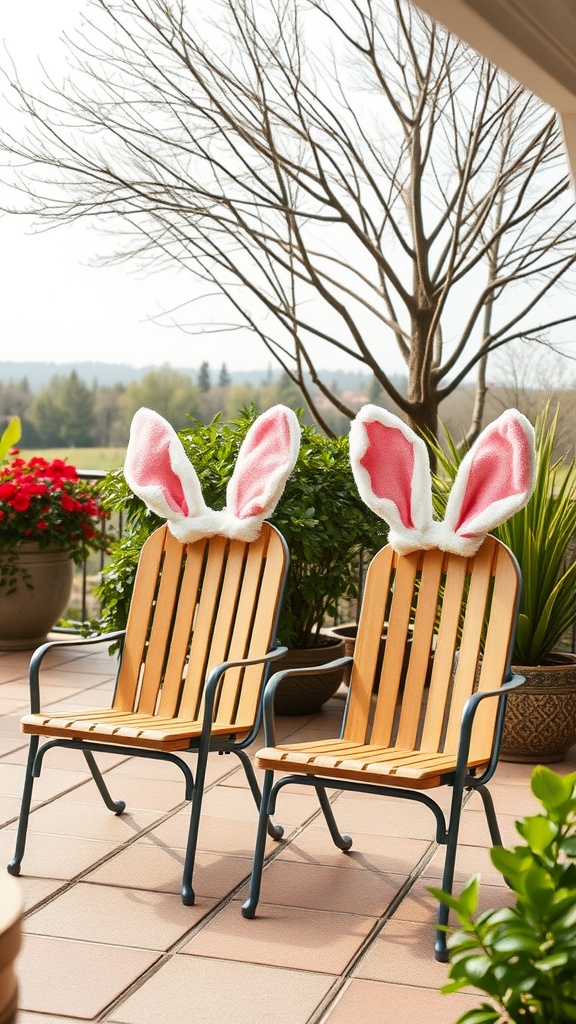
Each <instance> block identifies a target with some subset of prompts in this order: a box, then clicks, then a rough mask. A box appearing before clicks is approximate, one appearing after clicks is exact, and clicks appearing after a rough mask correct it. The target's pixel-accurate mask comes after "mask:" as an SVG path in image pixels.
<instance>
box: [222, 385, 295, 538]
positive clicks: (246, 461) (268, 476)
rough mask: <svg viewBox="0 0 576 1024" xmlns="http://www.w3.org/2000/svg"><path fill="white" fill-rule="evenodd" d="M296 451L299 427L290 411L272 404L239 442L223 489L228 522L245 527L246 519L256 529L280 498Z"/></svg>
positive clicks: (271, 511)
mask: <svg viewBox="0 0 576 1024" xmlns="http://www.w3.org/2000/svg"><path fill="white" fill-rule="evenodd" d="M299 448H300V424H299V423H298V418H297V416H296V415H295V413H293V412H292V410H291V409H288V408H287V407H286V406H285V405H275V406H273V407H272V408H271V409H268V411H267V412H265V413H262V415H261V416H259V417H258V419H257V420H256V421H255V422H254V423H253V424H252V426H251V427H250V430H249V431H248V433H247V434H246V437H245V438H244V441H243V442H242V446H241V448H240V451H239V453H238V459H237V462H236V466H235V468H234V472H233V474H232V477H231V479H230V482H229V484H228V487H227V489H226V508H225V510H224V511H225V513H228V515H229V516H230V519H231V520H235V521H236V522H238V523H240V522H244V523H245V525H248V524H247V522H246V521H248V520H250V521H251V522H252V524H253V526H254V527H258V530H259V529H260V526H261V524H262V521H263V520H264V519H268V518H269V516H271V515H272V513H273V511H274V509H275V508H276V505H277V504H278V501H279V500H280V497H281V496H282V492H283V490H284V487H285V484H286V481H287V479H288V477H289V476H290V474H291V472H292V470H293V469H294V465H295V463H296V459H297V458H298V451H299ZM239 528H240V527H239V526H238V529H239ZM255 535H257V533H256V534H255ZM244 539H252V537H245V538H244Z"/></svg>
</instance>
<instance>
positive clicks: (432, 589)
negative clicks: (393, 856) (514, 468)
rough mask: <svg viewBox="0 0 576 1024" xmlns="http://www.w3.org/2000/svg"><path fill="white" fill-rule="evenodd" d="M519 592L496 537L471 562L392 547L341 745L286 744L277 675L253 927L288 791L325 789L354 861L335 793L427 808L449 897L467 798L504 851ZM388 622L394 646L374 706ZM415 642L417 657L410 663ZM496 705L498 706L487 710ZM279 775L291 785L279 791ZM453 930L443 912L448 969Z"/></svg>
mask: <svg viewBox="0 0 576 1024" xmlns="http://www.w3.org/2000/svg"><path fill="white" fill-rule="evenodd" d="M519 590H520V578H519V572H518V567H517V564H516V561H515V559H514V557H513V555H512V554H511V552H510V551H509V550H508V548H506V547H505V546H504V545H503V544H501V543H500V542H499V541H497V540H496V539H495V538H493V537H488V538H486V539H485V540H484V542H483V543H482V546H481V547H480V549H479V550H478V552H477V554H476V555H474V556H472V557H466V556H462V555H456V554H445V553H444V552H443V551H440V550H439V549H437V548H436V549H430V550H427V551H415V552H413V553H411V554H406V555H398V554H397V553H396V552H395V551H393V549H392V548H391V547H385V548H383V549H382V550H381V551H380V552H379V553H378V554H377V555H376V556H375V557H374V559H373V560H372V563H371V565H370V568H369V570H368V574H367V578H366V588H365V593H364V601H363V605H362V612H361V616H360V621H359V624H358V635H357V640H356V646H355V650H354V658H353V663H352V673H351V679H350V687H349V693H348V699H347V703H346V710H345V714H344V721H343V726H342V730H341V733H340V736H338V737H335V738H334V739H322V740H319V741H317V742H315V741H308V742H305V743H277V742H276V738H275V731H274V714H273V701H274V691H275V689H276V687H277V686H278V684H279V683H280V682H281V680H282V678H283V675H284V673H283V672H282V671H279V672H277V673H275V674H274V676H273V677H272V679H270V681H269V683H268V684H267V687H266V690H265V695H264V727H265V743H266V747H265V748H264V749H262V750H260V751H259V752H258V753H257V755H256V765H257V766H258V767H259V768H263V769H264V770H265V777H264V785H263V790H262V803H261V808H260V820H259V828H258V836H257V840H256V849H255V855H254V867H253V873H252V881H251V888H250V895H249V898H248V900H247V901H246V903H245V904H244V907H243V911H242V912H243V914H244V916H245V917H248V918H250V917H254V915H255V912H256V907H257V903H258V899H259V894H260V884H261V876H262V867H263V859H264V844H265V838H266V827H267V822H268V820H269V815H270V814H272V813H274V810H275V804H276V796H277V794H278V792H279V790H280V789H281V788H283V787H284V786H286V785H290V784H292V783H298V784H304V785H309V786H313V787H314V788H315V789H316V791H317V792H318V796H319V799H320V804H321V807H322V810H323V812H324V815H325V817H326V821H327V824H328V827H329V829H330V833H331V835H332V838H333V840H334V842H335V844H336V846H338V847H339V848H340V849H342V850H349V849H350V847H351V845H352V840H351V839H350V837H349V836H346V835H341V834H340V832H339V831H338V828H337V826H336V823H335V820H334V816H333V813H332V809H331V805H330V803H329V801H328V798H327V795H326V788H329V789H330V788H335V789H340V790H356V791H360V792H365V793H377V794H381V795H383V796H398V797H402V798H404V799H410V800H418V801H420V802H422V803H424V804H425V805H426V806H427V807H429V808H430V810H431V811H432V812H433V813H434V815H435V817H436V839H437V842H438V843H440V844H445V845H446V847H447V849H446V857H445V866H444V875H443V880H442V886H443V888H444V889H445V890H446V891H448V892H451V891H452V883H453V877H454V864H455V858H456V848H457V841H458V828H459V822H460V814H461V809H462V803H463V796H464V793H465V791H467V790H476V791H477V792H478V793H479V794H480V796H481V798H482V802H483V806H484V809H485V812H486V817H487V820H488V826H489V829H490V835H491V837H492V841H493V843H494V844H499V845H501V839H500V833H499V830H498V824H497V821H496V816H495V812H494V806H493V803H492V799H491V796H490V793H489V792H488V790H487V788H486V783H487V782H488V780H489V779H490V777H491V776H492V774H493V772H494V769H495V767H496V762H497V758H498V748H499V744H500V736H501V732H502V721H503V715H504V710H505V703H506V694H507V692H508V691H509V690H510V689H511V688H512V687H515V686H518V685H519V684H520V683H521V682H522V681H523V678H522V677H520V676H515V675H513V674H512V673H511V670H510V656H511V650H512V643H513V638H514V632H515V626H516V617H517V608H518V599H519ZM385 622H386V623H387V639H386V646H385V652H384V658H383V662H382V668H381V674H380V678H379V680H378V683H379V685H378V693H377V695H376V696H374V695H373V694H374V689H375V685H374V684H375V682H376V680H375V672H376V666H377V662H378V654H379V646H380V638H381V636H382V632H383V626H384V623H385ZM408 642H410V657H409V659H405V651H406V644H407V643H408ZM431 658H432V671H431V674H430V668H429V666H430V659H431ZM346 660H347V661H348V662H349V661H350V659H346ZM342 662H343V659H342ZM334 664H335V663H334V662H333V663H332V665H331V666H326V667H324V669H323V671H330V670H331V669H332V668H333V667H334ZM403 664H404V670H403ZM298 671H299V673H300V674H305V672H306V671H308V670H304V669H301V670H298ZM427 681H429V684H428V685H427ZM489 697H498V698H500V699H497V700H487V699H485V698H489ZM275 771H281V772H283V773H288V774H287V776H285V777H282V778H280V779H279V780H278V781H277V782H276V783H275V784H274V772H275ZM440 786H450V787H451V788H452V800H451V809H450V813H449V816H448V820H446V817H445V815H444V813H443V811H442V810H441V808H440V807H439V805H438V804H437V802H436V801H435V800H433V799H432V798H431V797H430V796H429V795H428V793H427V792H425V791H427V790H430V789H435V788H437V787H440ZM447 920H448V911H447V909H446V908H445V907H444V906H441V907H440V910H439V915H438V924H439V929H438V931H437V938H436V957H437V959H439V960H445V959H446V958H447V954H446V942H445V934H444V932H443V931H442V926H444V925H446V923H447Z"/></svg>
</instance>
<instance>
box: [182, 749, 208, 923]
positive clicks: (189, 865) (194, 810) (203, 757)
mask: <svg viewBox="0 0 576 1024" xmlns="http://www.w3.org/2000/svg"><path fill="white" fill-rule="evenodd" d="M209 750H210V746H209V743H207V744H206V745H205V744H204V743H201V744H200V747H199V749H198V761H197V764H196V779H195V781H194V792H193V793H192V806H191V808H190V825H189V827H188V841H187V843H186V855H185V858H184V871H183V874H182V903H183V904H184V906H186V907H193V906H194V901H195V899H196V895H195V893H194V889H193V888H192V876H193V874H194V862H195V860H196V847H197V845H198V830H199V828H200V815H201V813H202V798H203V796H204V784H205V782H206V765H207V762H208V753H209Z"/></svg>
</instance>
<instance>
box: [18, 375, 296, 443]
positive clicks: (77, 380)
mask: <svg viewBox="0 0 576 1024" xmlns="http://www.w3.org/2000/svg"><path fill="white" fill-rule="evenodd" d="M251 402H253V403H254V404H255V405H256V406H257V407H258V408H260V409H266V408H269V407H270V406H271V405H274V404H276V403H277V402H283V403H284V404H286V405H289V406H291V407H292V408H297V407H298V406H301V405H302V398H301V396H300V393H299V391H298V389H297V388H296V387H295V385H294V384H292V382H291V381H290V380H289V379H288V378H287V377H280V378H279V379H276V380H272V379H271V375H269V379H267V380H264V382H263V383H259V384H254V385H252V384H233V383H232V380H231V377H230V374H229V373H228V370H227V368H226V365H225V364H223V365H222V367H221V368H220V370H219V372H218V373H216V374H213V373H212V371H211V369H210V366H209V364H208V363H207V362H203V363H202V364H201V366H200V368H199V370H198V372H197V373H194V372H193V371H191V373H190V374H187V373H183V372H182V371H179V370H174V369H172V368H171V367H170V366H168V365H165V366H161V367H159V368H158V369H157V370H152V371H150V372H149V373H147V374H146V375H145V376H144V377H142V378H141V379H140V380H137V381H132V382H130V383H129V384H113V385H106V386H101V385H99V384H97V383H94V384H93V385H92V386H90V385H88V384H86V383H85V381H83V380H82V379H81V377H80V376H79V375H78V373H77V372H76V371H75V370H73V371H72V372H71V373H69V374H67V375H63V374H55V375H54V376H53V377H52V378H51V380H50V381H49V383H48V384H47V385H45V386H43V387H41V388H39V389H38V390H36V391H32V389H31V387H30V384H29V382H28V381H27V379H26V378H23V379H21V380H19V381H7V382H0V422H2V421H5V420H6V419H8V418H9V417H10V416H14V415H17V416H19V417H20V419H21V421H22V439H21V442H20V443H21V446H22V447H23V448H39V449H41V448H57V447H66V448H69V447H75V448H90V447H98V448H100V447H106V448H108V447H123V446H124V445H125V444H126V443H127V440H128V433H129V429H130V423H131V420H132V417H133V415H134V413H135V412H136V410H137V409H139V408H140V407H141V406H148V407H149V408H152V409H155V410H156V411H157V412H159V413H160V414H161V415H162V416H164V417H165V418H166V419H167V420H168V421H169V422H170V423H171V424H172V425H173V427H174V428H175V429H176V430H179V429H181V428H182V427H185V426H186V425H187V424H188V423H189V417H192V418H193V419H198V420H201V421H202V422H209V421H210V420H211V419H212V418H213V417H214V416H215V415H216V414H217V413H222V415H223V416H224V418H225V419H231V418H233V417H234V416H235V415H236V414H237V412H238V410H239V409H241V408H242V407H243V406H246V405H249V404H250V403H251Z"/></svg>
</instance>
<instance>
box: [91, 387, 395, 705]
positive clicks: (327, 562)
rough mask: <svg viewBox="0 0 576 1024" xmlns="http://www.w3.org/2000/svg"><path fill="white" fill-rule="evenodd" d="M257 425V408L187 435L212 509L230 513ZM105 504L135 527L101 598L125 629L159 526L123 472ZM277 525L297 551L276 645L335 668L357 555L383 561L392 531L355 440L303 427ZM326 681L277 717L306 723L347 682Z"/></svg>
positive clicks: (111, 625)
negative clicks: (342, 608)
mask: <svg viewBox="0 0 576 1024" xmlns="http://www.w3.org/2000/svg"><path fill="white" fill-rule="evenodd" d="M256 415H257V412H256V410H255V408H254V407H251V408H249V409H246V410H244V411H243V412H242V413H241V414H240V415H239V417H238V418H237V419H235V420H233V421H232V422H231V423H223V422H221V420H220V419H219V418H218V417H216V419H214V420H213V421H212V422H211V423H209V424H202V423H200V422H198V421H193V426H191V427H190V428H187V429H185V430H183V431H181V432H180V433H179V437H180V439H181V441H182V444H183V446H184V449H185V451H186V453H187V455H188V456H189V458H190V459H191V461H192V463H193V465H194V468H195V470H196V473H197V475H198V478H199V480H200V484H201V487H202V494H203V496H204V499H205V501H206V502H207V503H208V504H209V505H210V506H211V507H213V508H220V507H222V506H223V505H224V501H225V490H226V484H227V481H228V479H229V478H230V475H231V473H232V470H233V468H234V465H235V461H236V457H237V454H238V451H239V448H240V445H241V443H242V441H243V439H244V437H245V435H246V433H247V431H248V429H249V427H250V425H251V423H252V422H253V421H254V419H255V417H256ZM102 494H103V496H104V500H105V502H106V504H107V506H108V508H110V509H111V510H114V511H116V512H122V513H123V514H125V516H126V520H127V529H126V532H125V534H124V536H123V537H122V538H121V539H120V540H119V541H118V542H116V543H115V544H114V545H113V548H112V557H111V560H110V563H109V565H108V566H107V567H106V570H105V573H104V580H103V584H102V586H101V588H100V598H101V601H102V605H103V615H104V626H105V628H106V629H121V628H123V626H124V624H125V621H126V614H127V609H128V603H129V598H130V593H131V589H132V583H133V579H134V573H135V569H136V563H137V559H138V554H139V551H140V548H141V546H142V543H143V541H144V539H145V538H146V537H147V536H148V534H149V533H150V532H151V531H152V530H153V529H155V527H156V526H157V525H159V523H160V520H159V519H157V518H156V517H155V516H154V515H153V514H152V513H150V512H149V511H148V510H147V509H146V508H145V507H144V505H143V503H142V502H141V501H140V500H139V499H138V498H136V497H135V496H134V495H132V494H131V492H130V491H129V490H128V487H127V485H126V482H125V480H124V477H123V474H122V470H116V471H114V472H113V473H111V474H109V475H108V477H107V478H106V480H105V481H104V485H103V489H102ZM271 522H272V523H273V524H274V525H275V526H277V527H278V529H279V530H280V531H281V533H282V534H283V535H284V537H285V539H286V542H287V544H288V548H289V551H290V572H289V577H288V582H287V586H286V591H285V595H284V602H283V606H282V613H281V616H280V623H279V628H278V639H279V641H280V642H281V643H282V644H284V645H285V646H287V647H289V648H290V654H293V652H294V651H306V652H312V656H311V663H312V664H315V663H316V664H317V663H319V662H321V661H322V657H323V652H324V649H325V654H324V661H328V660H332V659H333V658H335V657H338V656H339V655H340V652H341V651H342V652H343V645H342V644H340V646H339V648H338V649H337V650H336V651H335V648H334V646H333V645H335V644H336V643H338V642H337V641H335V640H334V638H331V637H327V636H326V635H325V633H324V632H323V630H322V627H323V624H324V622H325V621H326V620H327V619H329V618H331V617H333V616H334V614H335V612H336V608H337V605H338V602H339V601H341V600H352V599H354V598H355V597H356V596H357V574H355V573H354V571H352V570H351V566H352V564H353V562H354V560H355V559H356V558H357V556H358V555H359V552H360V551H361V550H362V549H367V550H368V551H369V552H374V551H377V550H378V548H379V547H380V546H381V545H382V543H383V542H384V537H385V532H384V531H385V526H384V524H383V523H382V521H381V520H379V519H378V517H377V516H375V515H374V514H373V513H372V512H371V511H370V509H368V508H367V507H366V506H365V505H364V504H363V502H362V501H361V499H360V497H359V495H358V492H357V490H356V487H355V484H354V479H353V476H352V471H351V469H350V463H349V458H348V442H347V438H345V437H340V438H327V437H324V436H323V435H322V434H320V433H318V432H317V431H316V430H315V429H314V427H311V426H306V425H304V426H302V439H301V447H300V452H299V455H298V460H297V462H296V466H295V468H294V471H293V473H292V475H291V477H290V478H289V480H288V482H287V484H286V487H285V489H284V493H283V495H282V498H281V499H280V501H279V503H278V506H277V508H276V510H275V512H274V515H273V516H272V517H271ZM331 645H332V646H331ZM290 654H289V655H287V658H289V657H290ZM301 657H304V655H296V659H297V660H298V659H300V658H301ZM298 663H301V662H300V661H299V660H298ZM292 665H293V663H292V662H291V666H292ZM293 667H295V665H293ZM326 680H327V677H326V675H324V676H318V677H317V680H316V683H314V682H313V681H312V682H311V680H310V679H306V680H301V679H299V678H294V679H293V680H290V679H287V680H285V684H286V685H285V686H283V687H282V688H281V690H280V691H279V695H278V701H277V705H276V706H277V710H278V711H279V713H281V714H282V713H284V714H288V713H298V712H300V713H305V712H306V713H307V712H308V711H310V710H313V709H315V708H316V707H318V706H320V704H322V703H323V701H324V700H326V699H327V698H328V696H330V695H331V693H333V692H334V691H335V690H336V689H337V687H338V685H339V682H340V680H341V674H340V675H339V676H336V677H332V678H330V677H328V683H327V682H326Z"/></svg>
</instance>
